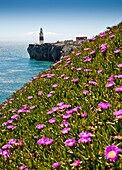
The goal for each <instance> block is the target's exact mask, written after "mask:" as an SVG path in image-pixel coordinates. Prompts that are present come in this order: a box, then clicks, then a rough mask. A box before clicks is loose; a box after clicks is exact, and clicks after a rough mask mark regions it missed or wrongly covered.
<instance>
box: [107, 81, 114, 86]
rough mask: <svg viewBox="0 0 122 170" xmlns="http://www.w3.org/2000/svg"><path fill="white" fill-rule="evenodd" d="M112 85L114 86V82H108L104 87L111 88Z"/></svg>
mask: <svg viewBox="0 0 122 170" xmlns="http://www.w3.org/2000/svg"><path fill="white" fill-rule="evenodd" d="M114 85H115V83H114V81H110V82H108V83H107V84H106V85H105V87H112V86H114Z"/></svg>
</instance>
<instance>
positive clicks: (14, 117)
mask: <svg viewBox="0 0 122 170" xmlns="http://www.w3.org/2000/svg"><path fill="white" fill-rule="evenodd" d="M11 118H12V119H15V120H17V119H18V118H20V116H19V115H18V114H14V115H13V116H11Z"/></svg>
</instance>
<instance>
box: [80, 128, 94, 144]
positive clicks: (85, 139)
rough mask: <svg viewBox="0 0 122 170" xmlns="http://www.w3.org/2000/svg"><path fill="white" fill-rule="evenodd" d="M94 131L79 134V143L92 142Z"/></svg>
mask: <svg viewBox="0 0 122 170" xmlns="http://www.w3.org/2000/svg"><path fill="white" fill-rule="evenodd" d="M91 136H92V133H90V132H87V131H86V132H81V133H80V134H79V137H80V139H79V140H78V143H87V142H91V138H90V137H91Z"/></svg>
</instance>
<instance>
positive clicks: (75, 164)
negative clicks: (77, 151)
mask: <svg viewBox="0 0 122 170" xmlns="http://www.w3.org/2000/svg"><path fill="white" fill-rule="evenodd" d="M71 166H73V167H77V166H80V159H78V160H75V161H74V162H73V163H72V164H71Z"/></svg>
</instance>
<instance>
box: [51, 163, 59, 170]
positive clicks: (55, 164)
mask: <svg viewBox="0 0 122 170" xmlns="http://www.w3.org/2000/svg"><path fill="white" fill-rule="evenodd" d="M59 165H60V162H55V163H53V164H52V168H53V169H57V168H58V167H59Z"/></svg>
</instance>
